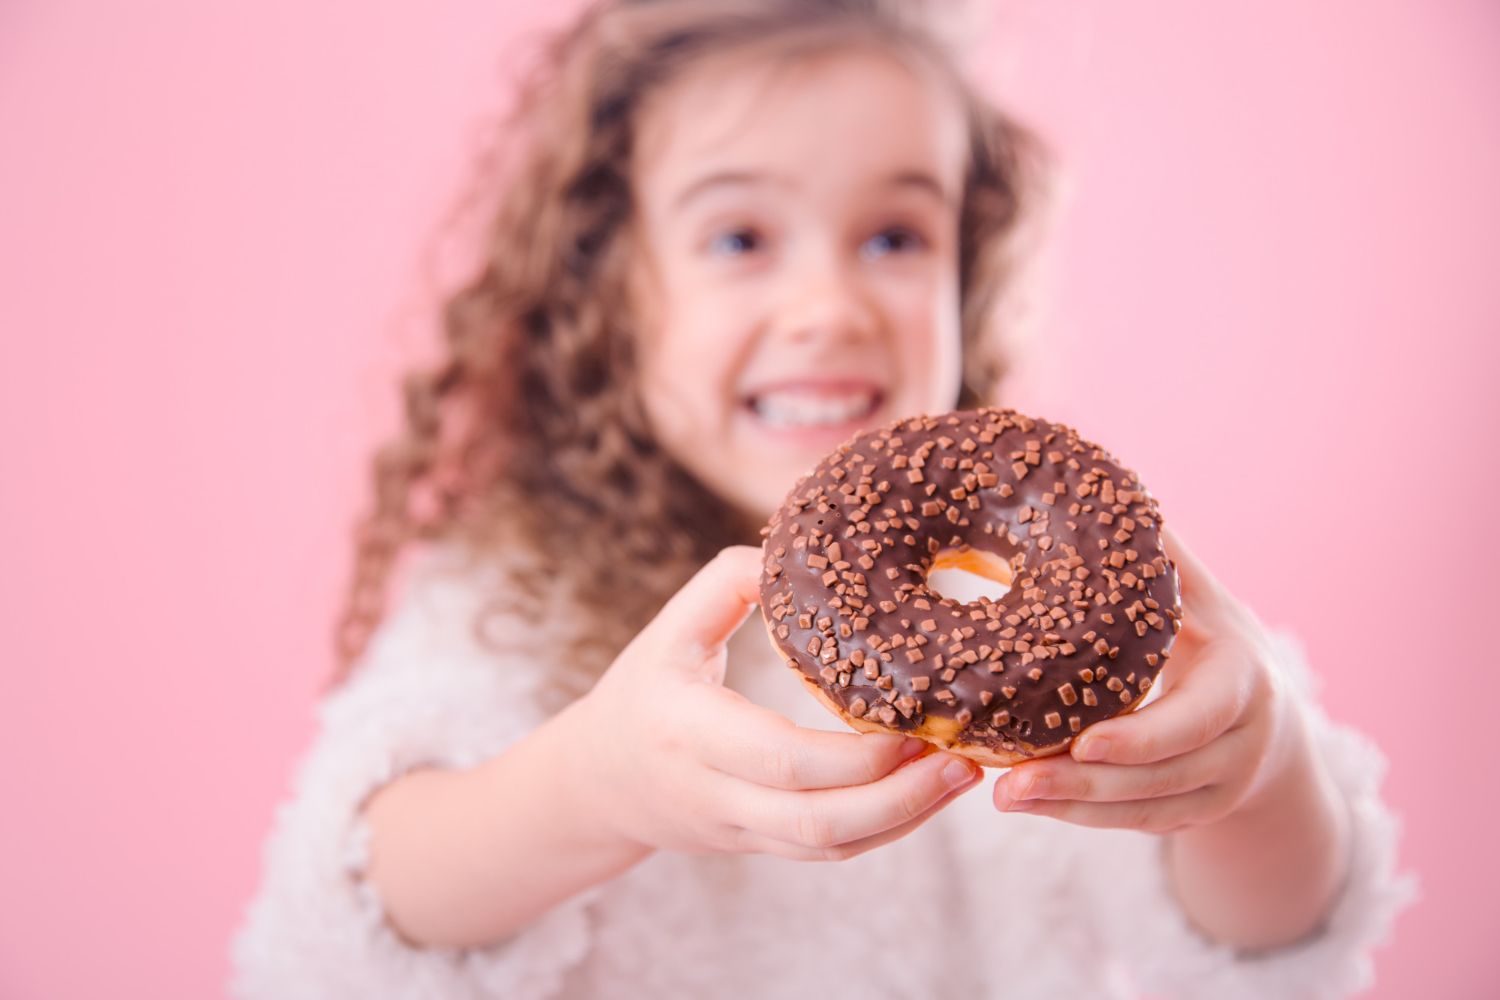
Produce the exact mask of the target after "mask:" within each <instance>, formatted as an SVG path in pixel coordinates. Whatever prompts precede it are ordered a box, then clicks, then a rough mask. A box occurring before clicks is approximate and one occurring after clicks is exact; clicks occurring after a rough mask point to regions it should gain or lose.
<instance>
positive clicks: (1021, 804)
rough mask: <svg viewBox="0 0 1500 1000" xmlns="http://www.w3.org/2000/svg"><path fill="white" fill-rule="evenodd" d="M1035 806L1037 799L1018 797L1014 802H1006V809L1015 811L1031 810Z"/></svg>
mask: <svg viewBox="0 0 1500 1000" xmlns="http://www.w3.org/2000/svg"><path fill="white" fill-rule="evenodd" d="M1035 807H1036V801H1035V800H1034V799H1016V800H1015V801H1014V802H1008V803H1006V806H1005V811H1006V812H1013V813H1023V812H1030V811H1031V810H1032V809H1034V808H1035Z"/></svg>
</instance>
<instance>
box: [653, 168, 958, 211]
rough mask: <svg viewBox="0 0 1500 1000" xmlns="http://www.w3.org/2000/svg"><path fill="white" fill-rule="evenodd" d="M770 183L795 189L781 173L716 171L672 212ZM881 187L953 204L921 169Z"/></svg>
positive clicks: (676, 202) (674, 204) (686, 190)
mask: <svg viewBox="0 0 1500 1000" xmlns="http://www.w3.org/2000/svg"><path fill="white" fill-rule="evenodd" d="M757 184H773V185H776V186H778V187H787V188H790V187H795V186H796V181H795V179H794V178H792V177H789V176H786V175H784V174H774V173H767V172H764V171H759V170H719V171H715V172H714V173H711V174H706V175H705V176H703V177H700V178H698V179H697V180H695V181H693V182H692V183H691V184H689V185H688V186H687V187H685V188H683V189H682V191H681V192H680V193H679V194H678V195H677V197H676V198H674V199H673V200H672V209H673V211H677V210H680V209H682V208H683V207H684V206H686V205H687V204H688V203H689V202H691V201H693V200H694V199H695V198H697V197H699V196H700V195H702V194H704V193H705V192H707V191H710V190H712V189H714V188H717V187H724V186H731V187H732V186H736V185H757ZM884 186H886V187H894V188H903V189H908V190H913V191H925V192H927V193H928V194H930V195H932V196H933V197H934V198H936V199H937V200H938V201H939V202H941V203H942V204H943V205H944V206H945V207H947V206H951V205H952V204H953V199H952V197H951V196H950V195H949V193H948V190H947V189H946V188H945V187H943V184H942V182H941V181H939V180H938V179H937V178H936V177H934V176H932V174H930V173H928V172H927V171H925V170H901V171H897V172H896V173H894V174H892V175H891V176H890V177H889V178H887V180H886V181H885V184H884Z"/></svg>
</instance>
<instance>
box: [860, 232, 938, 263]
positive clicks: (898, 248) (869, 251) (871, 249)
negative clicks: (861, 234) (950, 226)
mask: <svg viewBox="0 0 1500 1000" xmlns="http://www.w3.org/2000/svg"><path fill="white" fill-rule="evenodd" d="M926 245H927V244H926V242H925V241H924V240H923V239H922V237H921V236H919V235H917V234H916V233H914V232H913V231H911V230H910V229H907V228H906V227H905V226H892V227H891V228H889V229H884V230H881V231H880V232H879V233H876V234H875V235H874V236H872V237H870V238H869V239H868V240H866V241H865V244H864V246H862V247H860V253H861V254H862V255H864V256H866V257H883V256H885V255H886V254H888V253H910V252H912V251H913V250H920V249H922V248H923V247H924V246H926Z"/></svg>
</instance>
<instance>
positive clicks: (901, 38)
mask: <svg viewBox="0 0 1500 1000" xmlns="http://www.w3.org/2000/svg"><path fill="white" fill-rule="evenodd" d="M929 15H930V11H929V10H928V8H927V5H926V4H923V3H917V2H913V0H613V2H603V3H595V4H592V5H590V6H589V7H588V8H587V9H586V10H585V11H584V13H583V14H582V16H581V17H580V18H579V20H578V21H577V22H576V23H575V24H574V25H573V26H572V27H571V28H570V29H569V30H567V31H565V32H563V33H562V34H560V35H558V36H556V37H554V38H553V39H552V40H551V41H550V43H549V44H548V45H547V46H546V48H545V50H544V53H543V58H542V59H541V61H540V64H539V65H538V66H537V67H536V68H535V70H534V71H533V72H532V74H531V75H530V76H529V77H528V78H527V79H526V80H525V81H524V84H523V86H522V87H521V89H520V91H519V97H518V100H517V103H516V105H515V107H514V110H513V111H512V112H511V114H510V116H509V118H508V119H507V120H506V121H505V123H504V127H503V129H502V131H501V135H502V136H503V137H504V139H505V141H507V142H513V143H514V146H515V148H516V149H517V150H518V151H519V157H518V159H517V160H516V161H515V163H514V164H513V167H512V169H511V170H509V171H500V170H498V169H496V168H495V166H494V165H493V164H491V165H490V169H489V173H488V174H487V175H486V176H483V177H481V178H480V179H479V180H480V183H481V185H483V186H484V187H486V188H494V187H496V186H497V185H501V184H502V183H503V188H504V194H503V195H502V196H501V197H500V198H499V201H498V205H497V207H496V208H495V209H494V213H493V215H492V216H491V221H490V223H489V225H488V228H487V230H486V235H485V245H484V253H483V260H482V262H480V265H479V267H478V271H477V274H474V275H473V277H472V278H471V279H470V280H468V281H467V282H466V283H465V284H464V285H463V286H462V287H460V288H459V289H458V290H457V291H456V292H454V293H452V294H451V296H450V297H449V298H448V299H447V300H446V303H445V306H444V309H443V313H442V320H443V327H444V333H445V337H444V351H443V357H442V358H441V360H440V362H439V363H438V364H436V365H435V366H432V367H425V368H420V369H417V370H413V371H410V372H409V373H408V374H407V375H406V376H405V379H404V382H403V390H404V400H405V421H404V424H405V426H404V428H403V429H402V430H401V432H400V433H399V434H397V435H396V437H395V438H394V440H391V441H389V442H388V443H386V444H385V445H384V446H383V447H381V448H379V449H378V451H377V452H376V454H375V456H374V459H373V464H372V480H373V494H374V496H373V509H372V510H370V511H369V512H368V513H367V514H366V515H365V516H364V517H363V518H362V519H361V520H360V522H359V523H358V524H357V527H356V530H355V559H354V567H353V573H352V580H351V582H350V588H349V593H348V597H347V601H346V603H345V606H344V609H343V612H342V615H341V617H340V619H339V622H338V626H337V630H336V647H337V656H338V668H337V670H336V671H335V673H334V676H333V678H332V680H331V684H332V685H337V684H338V683H340V682H341V681H342V680H343V679H344V678H345V677H347V676H348V674H349V672H350V671H351V669H352V668H353V666H354V664H355V663H356V662H357V660H358V659H359V657H360V655H361V654H362V652H363V651H364V649H365V646H366V644H367V643H368V640H369V638H370V636H371V634H372V633H373V631H374V629H375V628H376V626H377V625H378V624H379V622H380V620H381V618H382V615H383V612H384V604H385V597H386V590H387V588H388V584H389V579H390V576H391V573H392V570H393V568H394V566H395V564H396V562H397V559H398V557H399V556H400V555H401V553H402V552H403V550H404V549H405V548H407V546H408V543H411V542H414V541H428V542H434V541H445V542H446V541H454V542H459V543H462V544H461V548H462V549H463V550H464V551H466V552H469V553H472V559H473V560H474V561H475V563H476V564H479V563H483V564H485V565H488V566H495V567H499V568H501V569H502V570H503V571H504V577H505V586H503V587H501V588H497V592H496V594H495V596H494V599H493V600H492V601H491V602H490V603H489V604H488V605H487V606H486V609H485V611H486V614H482V615H481V616H480V619H481V620H480V621H476V623H475V628H476V631H477V632H478V634H479V635H480V636H481V637H482V636H483V635H484V632H485V629H484V625H483V619H484V618H486V617H487V616H488V613H490V612H502V611H508V612H510V613H512V614H513V613H515V612H516V611H517V605H516V602H517V601H521V602H523V603H524V604H526V605H527V607H528V608H529V609H530V610H531V611H536V610H537V609H538V608H539V606H540V602H542V601H543V600H544V599H547V598H544V594H547V593H548V592H549V588H551V587H552V586H553V585H555V584H561V585H562V587H563V590H562V594H563V599H564V600H566V601H567V602H568V606H569V607H570V608H571V609H572V610H574V611H575V612H576V613H575V615H574V618H575V620H577V621H578V622H580V627H579V628H577V629H576V630H574V631H575V634H573V635H572V636H570V637H569V641H570V643H571V645H570V646H569V648H567V649H565V650H564V651H562V656H561V660H562V663H561V664H560V665H559V666H560V669H559V671H558V676H557V689H558V691H559V692H560V693H562V694H564V695H565V696H572V695H576V694H578V693H581V692H582V690H584V688H585V687H586V685H587V684H588V683H589V681H590V680H591V679H593V678H595V677H597V675H598V673H599V672H600V671H601V670H602V669H603V668H604V667H605V666H606V665H607V664H608V663H609V662H610V660H611V659H612V657H613V656H614V655H615V654H616V653H617V652H618V651H619V649H621V648H623V646H624V645H625V643H627V642H628V641H629V639H630V637H631V636H633V635H634V634H635V633H636V632H637V631H639V630H640V628H641V627H642V626H643V625H644V624H645V623H646V622H647V621H649V620H650V618H651V617H652V616H653V615H654V614H655V613H656V611H657V610H659V608H660V606H661V605H662V604H663V603H664V602H665V600H666V598H667V597H668V596H670V594H671V593H672V592H673V591H674V590H676V589H677V588H678V587H679V586H681V584H682V583H683V582H685V581H686V579H687V578H688V577H689V576H690V575H691V574H692V573H693V572H694V571H695V570H696V569H697V568H698V567H699V566H701V565H702V564H703V563H704V562H706V561H707V560H708V559H709V558H711V557H712V556H713V554H714V553H715V552H717V551H718V550H719V549H720V548H722V547H723V546H725V545H730V544H735V543H748V544H758V543H759V527H760V526H759V524H752V523H749V522H748V521H747V520H746V516H745V515H744V514H742V513H741V512H739V511H737V510H735V509H733V508H732V507H731V506H730V505H729V504H728V503H727V502H725V501H724V500H723V499H721V498H720V497H718V496H716V495H714V494H712V493H711V492H709V490H708V489H707V488H706V487H705V486H703V485H702V484H701V483H699V482H698V481H697V480H696V479H695V478H694V477H693V476H692V475H690V474H689V473H688V472H687V471H686V470H685V469H684V468H683V467H682V466H681V465H680V464H678V463H677V462H676V461H675V460H674V459H673V458H672V456H671V455H670V454H668V453H667V452H666V451H664V449H663V448H662V447H661V446H660V445H659V443H658V441H657V439H656V436H655V435H654V433H653V431H652V428H651V426H650V424H649V423H648V421H647V419H646V415H645V411H644V409H643V407H642V403H641V399H640V396H639V391H638V382H637V379H636V377H635V356H634V344H635V337H634V334H633V331H632V330H631V329H630V328H629V310H628V309H627V308H625V306H626V303H627V291H628V276H627V273H626V264H627V258H628V252H627V251H628V246H629V241H630V235H631V234H630V229H631V221H632V195H631V184H630V178H629V176H628V173H629V162H630V153H631V143H632V138H633V132H634V124H635V118H636V115H637V111H638V109H639V108H640V106H641V104H642V102H643V100H644V99H645V98H646V97H647V96H648V95H649V94H650V93H652V92H653V91H654V90H656V89H657V88H660V87H662V86H663V85H665V84H666V83H667V82H669V81H670V80H671V79H672V78H673V76H674V75H675V74H677V73H678V72H680V71H681V70H682V68H683V67H684V66H686V65H687V64H688V63H690V62H692V61H694V60H698V59H702V58H706V57H708V56H710V55H712V54H715V53H721V52H725V51H729V50H732V49H737V48H742V47H744V46H747V45H751V44H755V45H764V46H768V47H769V48H770V49H771V50H773V51H774V50H776V49H777V48H778V47H780V48H781V49H782V50H783V51H785V52H787V53H793V52H796V51H804V50H805V49H806V44H807V43H809V42H811V43H812V44H815V45H816V44H819V40H821V44H822V45H823V46H824V47H827V46H830V45H840V44H847V43H848V42H849V41H850V40H851V39H854V38H860V39H864V40H866V41H873V42H876V43H877V44H882V45H886V46H889V47H891V48H892V49H893V50H896V51H899V52H900V53H902V54H904V55H908V56H912V55H915V56H916V57H918V58H922V59H926V60H927V61H928V62H929V64H930V65H932V66H933V67H936V68H938V69H939V70H940V71H941V72H943V73H944V74H945V75H947V76H948V77H949V78H950V79H951V81H952V86H953V88H954V92H955V94H956V95H957V96H958V97H959V99H960V100H961V101H962V102H963V104H964V105H965V108H966V112H967V116H968V122H969V134H970V142H969V150H968V164H967V171H966V178H965V185H964V190H963V195H962V204H961V208H960V213H961V218H960V222H959V241H960V242H959V267H960V272H961V273H960V276H959V278H960V281H959V292H960V308H961V328H962V338H963V383H962V389H961V392H960V396H959V399H958V400H957V405H958V406H959V407H960V408H964V407H969V406H975V405H980V404H982V403H985V402H990V401H992V400H993V399H994V398H995V395H996V391H997V389H998V386H999V384H1000V382H1001V381H1002V379H1003V378H1004V377H1005V375H1006V373H1007V371H1008V369H1009V367H1010V364H1009V362H1010V356H1009V352H1010V347H1009V345H1008V340H1007V336H1008V334H1009V333H1010V332H1012V331H1009V330H1007V329H1001V328H1000V327H999V324H998V322H997V317H998V314H999V312H1000V308H999V307H1000V306H1001V305H1002V304H1003V303H1004V302H1005V301H1006V297H1007V295H1008V293H1009V292H1010V291H1011V289H1012V285H1013V284H1014V280H1013V279H1014V277H1015V274H1016V272H1017V270H1018V267H1019V265H1020V263H1021V261H1022V254H1023V244H1025V243H1026V241H1024V240H1022V239H1020V238H1019V235H1020V233H1021V232H1022V230H1023V229H1025V228H1029V227H1023V226H1022V222H1023V221H1024V220H1025V219H1027V218H1030V217H1032V216H1033V213H1032V212H1031V211H1030V209H1032V208H1033V206H1034V203H1035V202H1036V201H1037V199H1038V197H1039V196H1040V195H1042V194H1043V193H1044V189H1043V182H1044V180H1045V177H1046V174H1045V170H1044V168H1045V166H1046V164H1047V157H1046V150H1045V148H1044V147H1043V145H1042V144H1041V143H1040V141H1039V140H1038V139H1037V137H1036V136H1035V135H1034V134H1033V133H1032V132H1030V131H1029V130H1027V129H1026V128H1024V127H1023V126H1022V125H1020V124H1019V123H1017V122H1016V121H1014V120H1013V119H1011V118H1010V117H1008V116H1007V115H1006V114H1004V113H1002V112H1001V111H999V110H998V109H997V108H996V107H994V106H993V105H992V104H990V103H989V102H988V101H987V100H986V99H985V98H984V97H983V96H982V95H980V94H979V93H978V92H977V91H976V90H975V89H974V88H973V86H972V85H971V84H969V83H968V82H967V81H965V80H964V79H963V78H962V77H961V75H960V74H959V73H958V72H957V71H956V70H955V69H954V68H953V64H954V59H953V58H952V57H953V53H952V51H951V48H950V47H949V46H947V45H946V43H944V42H943V41H942V40H941V38H940V37H939V33H938V32H937V31H936V30H935V28H934V25H933V22H932V21H931V19H930V17H929ZM783 43H785V44H783ZM501 173H504V174H505V176H504V177H503V178H502V177H500V176H498V175H499V174H501ZM1023 210H1024V211H1023ZM544 583H545V584H546V585H547V586H545V587H544ZM550 599H557V597H556V591H555V590H553V591H551V598H550ZM522 610H523V613H525V611H526V609H522Z"/></svg>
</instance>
